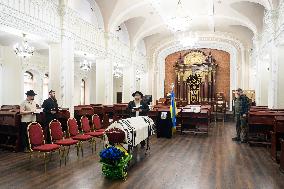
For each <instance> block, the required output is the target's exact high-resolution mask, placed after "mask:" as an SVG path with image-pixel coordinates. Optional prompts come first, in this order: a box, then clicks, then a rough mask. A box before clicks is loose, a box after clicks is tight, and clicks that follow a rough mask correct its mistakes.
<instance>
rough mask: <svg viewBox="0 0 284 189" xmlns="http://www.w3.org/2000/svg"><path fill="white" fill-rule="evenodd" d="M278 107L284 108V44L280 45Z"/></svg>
mask: <svg viewBox="0 0 284 189" xmlns="http://www.w3.org/2000/svg"><path fill="white" fill-rule="evenodd" d="M278 55H279V64H278V91H277V92H278V93H277V104H278V107H277V108H284V46H280V47H279V52H278Z"/></svg>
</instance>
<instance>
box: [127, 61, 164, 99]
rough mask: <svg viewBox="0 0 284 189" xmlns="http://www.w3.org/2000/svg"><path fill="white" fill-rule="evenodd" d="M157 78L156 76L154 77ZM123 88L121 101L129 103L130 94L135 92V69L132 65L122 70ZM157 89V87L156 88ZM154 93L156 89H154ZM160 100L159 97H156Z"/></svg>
mask: <svg viewBox="0 0 284 189" xmlns="http://www.w3.org/2000/svg"><path fill="white" fill-rule="evenodd" d="M156 77H158V76H156ZM122 82H123V87H122V91H123V92H122V101H123V102H129V101H130V100H132V96H131V95H132V93H133V92H135V82H136V80H135V69H134V65H129V66H125V67H124V68H123V81H122ZM156 83H158V78H156ZM156 86H157V85H156ZM157 87H158V86H157ZM154 90H155V91H157V90H158V89H157V88H156V89H155V88H154ZM157 98H158V99H159V98H160V97H159V96H158V97H157Z"/></svg>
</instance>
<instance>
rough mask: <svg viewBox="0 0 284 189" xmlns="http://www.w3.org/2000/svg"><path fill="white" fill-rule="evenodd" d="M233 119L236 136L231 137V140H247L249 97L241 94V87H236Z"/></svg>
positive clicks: (243, 141)
mask: <svg viewBox="0 0 284 189" xmlns="http://www.w3.org/2000/svg"><path fill="white" fill-rule="evenodd" d="M234 101H235V119H236V132H237V136H236V137H234V138H232V140H233V141H238V142H239V141H240V142H242V143H245V142H247V134H248V127H247V116H248V111H249V105H250V103H249V98H248V97H247V96H246V95H245V94H243V90H242V89H240V88H239V89H237V91H236V97H235V100H234Z"/></svg>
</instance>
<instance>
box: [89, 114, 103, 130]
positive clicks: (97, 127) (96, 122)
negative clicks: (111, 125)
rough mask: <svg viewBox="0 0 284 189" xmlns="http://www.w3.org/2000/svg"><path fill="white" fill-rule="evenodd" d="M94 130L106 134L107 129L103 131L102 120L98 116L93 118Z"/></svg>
mask: <svg viewBox="0 0 284 189" xmlns="http://www.w3.org/2000/svg"><path fill="white" fill-rule="evenodd" d="M92 122H93V128H94V130H95V131H98V132H105V129H102V124H101V119H100V117H99V116H98V115H97V114H94V115H93V116H92Z"/></svg>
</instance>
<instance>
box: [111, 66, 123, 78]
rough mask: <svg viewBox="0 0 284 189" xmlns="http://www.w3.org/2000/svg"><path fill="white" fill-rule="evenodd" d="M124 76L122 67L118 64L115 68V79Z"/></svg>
mask: <svg viewBox="0 0 284 189" xmlns="http://www.w3.org/2000/svg"><path fill="white" fill-rule="evenodd" d="M122 76H123V72H122V66H121V65H119V64H118V63H116V64H115V65H114V67H113V77H114V78H121V77H122Z"/></svg>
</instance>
